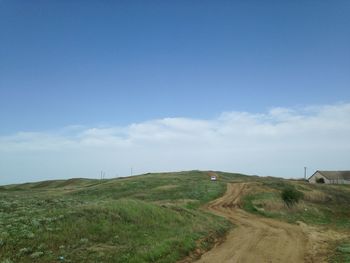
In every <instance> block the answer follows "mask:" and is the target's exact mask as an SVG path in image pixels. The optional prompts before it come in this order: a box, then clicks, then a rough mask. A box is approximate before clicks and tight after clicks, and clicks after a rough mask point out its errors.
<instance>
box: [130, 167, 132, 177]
mask: <svg viewBox="0 0 350 263" xmlns="http://www.w3.org/2000/svg"><path fill="white" fill-rule="evenodd" d="M130 176H132V167H131V169H130Z"/></svg>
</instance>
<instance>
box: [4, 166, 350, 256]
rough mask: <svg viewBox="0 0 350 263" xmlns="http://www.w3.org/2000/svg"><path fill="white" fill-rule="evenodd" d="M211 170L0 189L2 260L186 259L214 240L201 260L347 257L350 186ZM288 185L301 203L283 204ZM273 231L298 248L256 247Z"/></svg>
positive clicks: (202, 251)
mask: <svg viewBox="0 0 350 263" xmlns="http://www.w3.org/2000/svg"><path fill="white" fill-rule="evenodd" d="M212 174H213V172H200V171H189V172H178V173H157V174H147V175H140V176H134V177H128V178H120V179H109V180H91V179H70V180H54V181H44V182H38V183H27V184H22V185H10V186H2V187H0V262H4V263H5V262H6V263H9V262H177V261H179V260H181V262H192V261H194V260H196V259H198V258H199V257H200V256H201V255H202V254H203V253H204V252H205V251H208V250H210V249H211V248H212V247H213V246H214V245H215V249H214V250H212V251H210V252H209V253H208V254H205V255H204V256H203V257H202V259H201V260H202V261H201V262H211V261H210V260H211V258H212V257H214V258H221V259H222V260H223V261H222V262H226V261H227V260H228V262H229V261H230V260H232V258H235V259H237V262H240V260H243V261H244V259H248V258H250V259H254V258H255V259H257V258H259V260H263V259H266V262H275V261H276V260H277V259H278V258H281V255H282V254H283V255H286V253H287V252H288V253H291V254H290V256H289V257H288V258H289V259H299V260H301V259H304V261H306V262H308V261H310V262H324V261H329V262H349V258H350V251H349V242H350V238H349V237H350V214H349V211H350V187H349V186H330V185H310V184H308V183H305V182H303V181H291V180H285V179H278V178H271V177H267V178H262V177H257V176H245V175H241V174H230V173H222V172H215V174H216V175H217V176H218V178H219V180H218V181H211V180H210V176H211V175H212ZM286 188H293V189H295V190H297V191H299V192H301V193H302V194H303V198H302V200H301V201H300V202H299V203H298V204H296V205H294V206H292V207H288V206H286V205H285V204H284V203H283V201H282V199H281V193H282V191H283V190H284V189H286ZM237 189H238V190H237ZM239 189H241V190H239ZM243 189H244V191H243ZM225 192H226V194H225ZM230 193H232V194H230ZM220 200H221V201H220ZM208 209H209V211H208ZM243 210H245V211H243ZM279 221H285V222H279ZM235 225H236V226H235ZM230 229H233V230H230ZM270 232H271V233H270ZM292 232H293V233H294V234H293V233H292ZM248 233H249V234H248ZM269 233H270V234H271V235H270V234H269ZM274 233H275V234H274ZM256 235H257V236H256ZM277 236H280V237H281V238H280V240H279V241H278V240H276V242H280V241H281V240H285V244H287V243H293V244H294V243H295V244H302V245H301V246H297V247H295V248H293V246H287V245H286V246H284V245H283V244H282V243H281V247H280V251H277V250H274V251H272V250H273V249H272V248H271V251H268V249H261V248H262V246H263V247H264V244H265V243H266V244H265V245H267V246H268V244H269V242H270V243H271V242H272V241H273V239H276V238H277ZM288 236H289V237H293V238H294V239H293V240H289V239H288ZM248 237H249V238H250V240H251V241H249V238H248ZM225 238H226V241H225V242H224V243H223V244H221V242H222V241H223V240H224V239H225ZM277 239H278V238H277ZM238 240H241V242H237V241H238ZM254 240H255V241H256V242H255V241H254ZM264 240H266V242H265V241H264ZM245 241H247V242H248V243H249V244H248V243H247V242H245ZM253 241H254V242H255V243H256V245H254V244H255V243H254V242H253ZM230 242H231V243H230ZM232 242H233V243H232ZM274 242H275V241H274ZM281 242H282V241H281ZM263 243H264V244H263ZM220 244H221V245H220ZM247 244H248V246H246V245H247ZM265 247H266V246H265ZM288 247H289V248H291V249H290V250H288V251H284V249H287V248H288ZM245 248H249V249H248V250H245ZM237 251H238V252H237ZM239 251H240V252H239ZM244 251H246V252H244ZM247 251H249V252H247ZM279 253H280V254H279ZM208 260H209V261H208ZM225 260H226V261H225ZM260 262H264V261H260ZM276 262H277V261H276ZM286 262H287V261H286Z"/></svg>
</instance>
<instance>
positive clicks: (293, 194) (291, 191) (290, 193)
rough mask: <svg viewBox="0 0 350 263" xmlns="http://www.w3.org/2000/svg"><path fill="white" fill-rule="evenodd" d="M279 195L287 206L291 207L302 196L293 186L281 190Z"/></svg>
mask: <svg viewBox="0 0 350 263" xmlns="http://www.w3.org/2000/svg"><path fill="white" fill-rule="evenodd" d="M281 197H282V200H283V201H284V203H285V204H286V205H287V206H288V207H292V206H293V205H295V204H297V203H298V202H299V201H300V199H301V198H302V197H303V193H302V192H300V191H298V190H296V189H295V188H291V187H288V188H285V189H284V190H283V191H282V194H281Z"/></svg>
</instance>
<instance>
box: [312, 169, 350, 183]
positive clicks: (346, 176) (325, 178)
mask: <svg viewBox="0 0 350 263" xmlns="http://www.w3.org/2000/svg"><path fill="white" fill-rule="evenodd" d="M308 181H309V183H313V184H316V183H325V184H350V171H316V172H315V173H314V174H313V175H311V177H310V178H309V179H308Z"/></svg>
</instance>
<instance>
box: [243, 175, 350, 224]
mask: <svg viewBox="0 0 350 263" xmlns="http://www.w3.org/2000/svg"><path fill="white" fill-rule="evenodd" d="M262 185H263V186H264V187H265V188H270V189H271V191H270V192H257V193H254V194H251V195H247V196H245V197H244V198H243V208H244V209H245V210H246V211H249V212H252V213H256V214H260V215H263V216H266V217H272V218H276V219H281V220H284V221H287V222H290V223H295V222H297V221H303V222H305V223H307V224H311V225H324V226H329V227H334V228H336V229H338V230H350V187H346V186H345V187H344V186H329V185H311V184H307V183H302V182H297V183H296V182H290V181H286V180H283V181H282V180H281V181H278V180H268V181H264V182H263V183H262ZM290 187H292V188H295V189H298V190H299V191H302V192H303V193H304V194H310V193H311V192H312V191H313V190H317V191H318V192H320V193H321V194H323V195H324V196H325V199H320V200H317V199H315V200H307V199H305V198H304V200H301V202H300V204H297V205H296V206H295V207H292V208H288V207H287V206H285V205H283V201H282V199H281V192H282V191H283V189H286V188H290ZM268 200H273V203H275V206H276V208H275V209H274V207H273V205H272V208H271V209H268V208H267V209H264V208H265V207H264V205H265V204H266V201H268Z"/></svg>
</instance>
